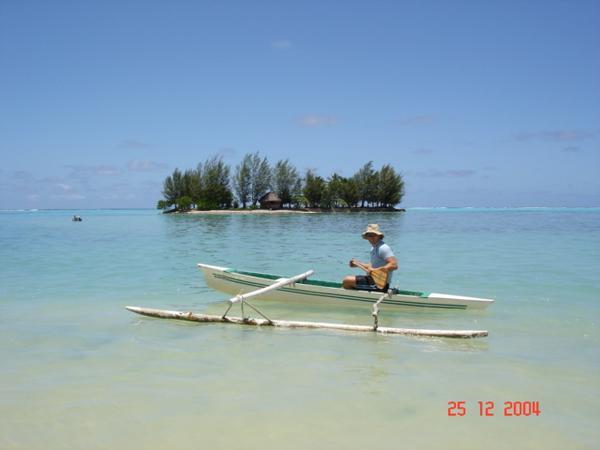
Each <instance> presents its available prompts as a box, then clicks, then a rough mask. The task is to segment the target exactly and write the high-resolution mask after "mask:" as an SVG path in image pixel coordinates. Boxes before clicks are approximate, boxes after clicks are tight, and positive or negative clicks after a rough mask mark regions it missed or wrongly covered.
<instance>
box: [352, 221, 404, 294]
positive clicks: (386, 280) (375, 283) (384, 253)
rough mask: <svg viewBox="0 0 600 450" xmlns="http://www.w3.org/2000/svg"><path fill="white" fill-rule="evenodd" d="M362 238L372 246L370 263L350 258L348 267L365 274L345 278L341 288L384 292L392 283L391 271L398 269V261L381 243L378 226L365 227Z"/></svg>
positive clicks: (388, 248) (381, 236)
mask: <svg viewBox="0 0 600 450" xmlns="http://www.w3.org/2000/svg"><path fill="white" fill-rule="evenodd" d="M362 237H363V239H366V240H367V241H369V243H370V244H371V245H372V246H373V248H372V249H371V263H370V264H367V263H363V262H360V261H358V260H357V259H355V258H352V259H351V260H350V267H359V268H361V269H363V270H364V271H365V272H366V275H356V276H347V277H345V278H344V281H343V282H342V286H343V287H344V289H357V288H358V289H373V290H378V291H386V290H387V289H388V287H389V285H390V283H391V281H392V271H394V270H396V269H397V268H398V260H397V259H396V257H395V256H394V253H393V252H392V249H391V248H390V246H389V245H387V244H386V243H384V242H383V233H382V232H381V230H380V229H379V225H377V224H369V225H367V229H366V230H365V231H364V232H363V234H362Z"/></svg>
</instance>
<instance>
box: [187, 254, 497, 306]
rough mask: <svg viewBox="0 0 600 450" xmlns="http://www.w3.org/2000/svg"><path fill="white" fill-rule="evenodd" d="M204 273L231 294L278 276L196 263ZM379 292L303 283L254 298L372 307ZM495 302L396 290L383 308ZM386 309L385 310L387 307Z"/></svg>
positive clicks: (213, 285)
mask: <svg viewBox="0 0 600 450" xmlns="http://www.w3.org/2000/svg"><path fill="white" fill-rule="evenodd" d="M198 267H199V268H200V269H201V270H202V272H203V273H204V278H205V279H206V284H207V285H208V286H209V287H211V288H213V289H215V290H217V291H220V292H224V293H227V294H230V295H232V296H233V295H237V294H245V293H247V292H250V291H253V290H256V289H260V288H262V287H265V286H268V285H270V284H273V282H274V281H276V280H278V279H279V277H277V276H273V275H267V274H258V273H250V272H242V271H237V270H233V269H229V268H226V267H219V266H211V265H207V264H198ZM380 296H381V292H369V291H358V290H349V289H342V288H341V287H339V285H338V284H337V283H329V282H319V281H311V280H306V281H303V282H299V283H296V284H294V285H291V286H284V287H282V288H279V289H277V290H274V291H271V292H267V293H265V294H264V295H261V296H258V297H256V298H257V299H264V300H279V301H286V302H288V301H289V302H294V303H302V304H306V303H312V302H319V303H322V302H325V301H326V302H330V303H331V302H333V303H335V304H345V305H350V304H358V305H364V306H365V307H367V308H371V305H372V304H373V303H374V302H376V301H377V300H378V299H379V297H380ZM493 302H494V301H493V300H491V299H484V298H477V297H464V296H458V295H448V294H438V293H422V292H409V291H399V292H398V293H396V294H393V295H392V296H391V298H389V299H388V298H386V299H385V300H384V301H383V304H384V305H386V306H404V307H417V308H437V309H484V308H487V307H488V306H489V305H490V304H491V303H493ZM386 309H387V308H386Z"/></svg>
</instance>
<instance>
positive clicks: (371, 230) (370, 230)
mask: <svg viewBox="0 0 600 450" xmlns="http://www.w3.org/2000/svg"><path fill="white" fill-rule="evenodd" d="M370 233H373V234H376V235H377V236H379V237H380V238H382V237H383V233H382V232H381V230H380V229H379V225H377V224H376V223H370V224H369V225H367V229H366V230H365V231H363V234H362V237H363V239H366V238H367V234H370Z"/></svg>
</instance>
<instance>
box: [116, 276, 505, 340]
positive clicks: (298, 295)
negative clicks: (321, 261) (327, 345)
mask: <svg viewBox="0 0 600 450" xmlns="http://www.w3.org/2000/svg"><path fill="white" fill-rule="evenodd" d="M198 266H199V267H200V268H201V269H202V270H203V271H204V274H205V276H206V281H207V284H208V285H209V286H211V287H213V288H215V289H218V290H222V291H225V292H230V291H231V285H234V286H236V285H237V291H238V294H237V295H235V296H234V297H232V298H230V299H229V300H228V303H229V305H228V307H227V310H226V311H225V312H224V313H223V315H222V316H217V315H208V314H199V313H193V312H181V311H169V310H162V309H152V308H141V307H138V306H127V307H126V308H127V309H128V310H129V311H132V312H135V313H137V314H141V315H144V316H149V317H157V318H161V319H176V320H186V321H192V322H202V323H208V322H213V323H214V322H218V323H229V324H238V325H256V326H272V327H285V328H313V329H314V328H325V329H332V330H343V331H357V332H375V333H381V334H400V335H406V336H430V337H448V338H475V337H485V336H487V335H488V332H487V331H486V330H425V329H415V328H393V327H380V326H379V307H380V305H381V304H382V303H383V304H392V305H394V304H397V305H402V306H407V305H406V303H407V302H409V305H408V306H427V305H425V304H424V300H421V301H418V300H417V298H419V299H423V298H425V299H427V298H429V296H432V297H431V298H435V299H436V300H435V301H436V302H439V303H438V305H442V306H437V307H442V308H444V307H445V308H448V307H450V308H451V307H452V305H454V306H455V308H454V309H456V308H458V309H466V308H467V307H471V308H473V307H475V308H477V307H479V308H482V307H485V306H487V305H488V304H489V303H491V302H493V300H490V299H478V298H473V297H458V296H449V295H444V294H429V295H427V296H423V294H421V295H416V294H420V293H413V292H411V293H407V292H406V291H400V292H398V291H397V290H394V289H390V290H388V291H387V292H369V291H350V290H343V291H344V292H347V293H349V294H357V293H360V294H362V295H358V296H355V295H349V296H348V297H349V298H344V297H341V298H340V299H341V300H350V301H358V302H368V303H370V304H371V305H372V312H371V315H372V316H373V325H348V324H341V323H326V322H304V321H288V320H272V319H270V318H268V317H267V316H266V315H265V314H263V313H262V312H261V311H260V310H259V309H258V308H256V307H255V306H253V305H251V304H250V303H249V302H248V299H249V298H252V297H256V298H279V299H281V298H283V299H290V298H291V299H293V300H302V299H305V298H310V299H314V298H315V296H321V295H323V296H324V297H325V298H328V299H331V295H329V296H328V295H326V294H328V293H329V294H331V292H329V291H331V290H333V291H334V292H335V291H337V290H342V289H341V288H336V286H334V284H335V283H327V282H318V281H309V280H307V278H308V277H309V276H311V275H312V274H313V273H314V271H313V270H309V271H307V272H304V273H301V274H299V275H295V276H293V277H290V278H281V277H275V276H272V275H265V274H256V273H249V272H240V271H234V270H232V269H226V268H223V267H217V266H209V265H206V264H198ZM223 274H229V276H230V277H231V278H232V279H233V280H234V281H231V282H229V283H227V281H228V280H227V275H223ZM215 275H216V276H215ZM213 280H217V281H213ZM239 280H244V282H242V283H240V281H239ZM315 283H316V284H315ZM323 283H327V284H329V286H327V285H325V286H323ZM315 288H318V289H315ZM244 291H245V292H244ZM365 294H368V295H367V296H365ZM339 295H340V294H339V293H338V296H339ZM406 297H408V298H410V299H411V300H406V299H405V298H406ZM334 299H335V297H334ZM457 299H461V301H462V303H457ZM236 303H240V304H241V309H242V317H232V316H228V315H227V314H228V313H229V311H230V310H231V308H232V306H233V305H234V304H236ZM412 303H415V304H412ZM244 305H246V306H248V307H250V308H251V309H253V310H254V311H256V312H257V313H258V314H259V315H260V316H262V319H257V318H250V317H244ZM443 305H446V306H443ZM477 305H479V306H477ZM482 305H485V306H482Z"/></svg>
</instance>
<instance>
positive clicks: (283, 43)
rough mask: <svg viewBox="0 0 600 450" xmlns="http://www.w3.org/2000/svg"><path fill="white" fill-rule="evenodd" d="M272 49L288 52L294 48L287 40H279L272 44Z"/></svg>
mask: <svg viewBox="0 0 600 450" xmlns="http://www.w3.org/2000/svg"><path fill="white" fill-rule="evenodd" d="M271 47H272V48H275V49H277V50H287V49H289V48H291V47H292V43H291V42H290V41H288V40H287V39H279V40H277V41H273V42H271Z"/></svg>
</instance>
